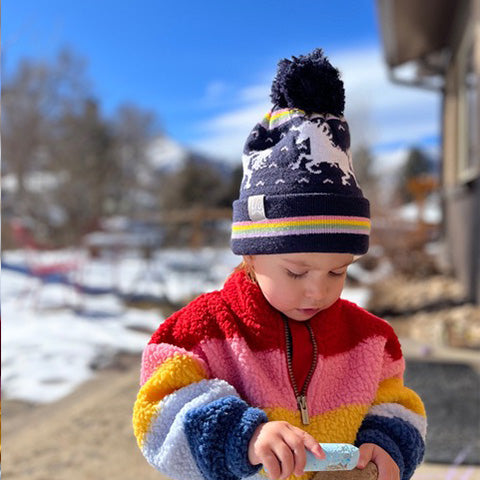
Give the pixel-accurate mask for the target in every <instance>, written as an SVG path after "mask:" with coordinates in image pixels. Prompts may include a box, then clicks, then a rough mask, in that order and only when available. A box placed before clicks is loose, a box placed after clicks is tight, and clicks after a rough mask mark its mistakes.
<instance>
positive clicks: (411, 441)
mask: <svg viewBox="0 0 480 480" xmlns="http://www.w3.org/2000/svg"><path fill="white" fill-rule="evenodd" d="M363 443H374V444H375V445H378V446H379V447H382V448H383V449H384V450H385V451H386V452H387V453H388V454H389V455H390V456H391V457H392V458H393V460H394V461H395V463H396V464H397V465H398V468H399V469H400V478H401V479H402V480H409V479H410V477H411V476H412V475H413V473H414V471H415V468H416V467H417V465H419V464H420V462H421V461H422V459H423V455H424V453H425V442H424V441H423V438H422V436H421V435H420V432H419V431H418V430H417V429H416V428H415V427H414V426H413V425H412V424H411V423H409V422H408V421H406V420H403V419H401V418H399V417H384V416H377V415H367V416H366V417H365V420H364V421H363V423H362V425H361V427H360V429H359V431H358V434H357V439H356V441H355V445H356V446H357V447H358V446H360V445H362V444H363Z"/></svg>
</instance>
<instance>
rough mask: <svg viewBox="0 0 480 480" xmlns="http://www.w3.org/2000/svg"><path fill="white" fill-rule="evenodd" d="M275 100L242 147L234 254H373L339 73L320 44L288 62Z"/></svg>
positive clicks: (281, 70)
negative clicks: (370, 249)
mask: <svg viewBox="0 0 480 480" xmlns="http://www.w3.org/2000/svg"><path fill="white" fill-rule="evenodd" d="M271 99H272V103H273V108H272V109H271V110H270V112H268V113H267V114H266V115H265V117H264V118H263V120H262V121H261V122H260V123H257V125H255V127H254V128H253V130H252V131H251V133H250V135H249V136H248V138H247V141H246V143H245V147H244V150H243V156H242V163H243V179H242V183H241V187H240V198H239V199H238V200H235V201H234V202H233V225H232V237H231V247H232V250H233V252H234V253H236V254H237V255H255V254H278V253H295V252H330V253H351V254H353V255H362V254H364V253H366V252H367V250H368V240H369V234H370V206H369V202H368V200H367V199H366V198H365V197H364V196H363V193H362V190H361V189H360V187H359V185H358V183H357V180H356V178H355V175H354V172H353V166H352V158H351V154H350V133H349V129H348V124H347V121H346V120H345V118H344V116H343V112H344V108H345V92H344V87H343V82H342V80H341V79H340V74H339V72H338V70H337V69H336V68H334V67H333V66H332V65H331V64H330V62H329V61H328V59H327V58H326V57H325V56H324V55H323V52H322V50H321V49H316V50H314V51H313V52H312V53H310V54H308V55H300V56H299V57H298V58H296V57H292V60H288V59H283V60H281V61H280V62H279V64H278V70H277V74H276V76H275V78H274V80H273V83H272V91H271Z"/></svg>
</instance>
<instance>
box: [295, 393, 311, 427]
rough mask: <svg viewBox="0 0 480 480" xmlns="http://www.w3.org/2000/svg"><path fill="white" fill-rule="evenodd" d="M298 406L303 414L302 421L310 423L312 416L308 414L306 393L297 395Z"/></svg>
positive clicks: (306, 423) (305, 423)
mask: <svg viewBox="0 0 480 480" xmlns="http://www.w3.org/2000/svg"><path fill="white" fill-rule="evenodd" d="M297 404H298V408H299V409H300V414H301V416H302V423H303V424H304V425H309V424H310V418H309V416H308V406H307V397H306V396H305V395H299V396H298V397H297Z"/></svg>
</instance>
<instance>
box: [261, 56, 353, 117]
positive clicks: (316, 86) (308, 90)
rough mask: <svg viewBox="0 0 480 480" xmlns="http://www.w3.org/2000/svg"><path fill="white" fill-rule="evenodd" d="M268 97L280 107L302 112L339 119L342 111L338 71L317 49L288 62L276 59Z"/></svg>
mask: <svg viewBox="0 0 480 480" xmlns="http://www.w3.org/2000/svg"><path fill="white" fill-rule="evenodd" d="M270 98H271V99H272V102H273V103H274V105H276V106H278V107H280V108H299V109H301V110H304V111H305V112H306V113H313V112H315V113H331V114H333V115H337V116H341V115H343V111H344V109H345V90H344V88H343V82H342V80H341V79H340V72H339V71H338V70H337V69H336V68H335V67H333V66H332V65H331V63H330V62H329V61H328V59H327V58H326V57H325V56H324V55H323V51H322V50H321V49H320V48H317V49H315V50H314V51H313V52H312V53H310V54H308V55H300V56H299V57H298V58H297V57H292V60H288V59H287V58H284V59H283V60H280V62H278V70H277V74H276V76H275V78H274V80H273V83H272V93H271V95H270Z"/></svg>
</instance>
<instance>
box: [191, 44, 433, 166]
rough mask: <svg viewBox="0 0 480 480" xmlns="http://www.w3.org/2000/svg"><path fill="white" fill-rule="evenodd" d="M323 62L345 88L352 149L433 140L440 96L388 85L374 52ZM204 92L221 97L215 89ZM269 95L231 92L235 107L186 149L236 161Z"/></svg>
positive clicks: (263, 87)
mask: <svg viewBox="0 0 480 480" xmlns="http://www.w3.org/2000/svg"><path fill="white" fill-rule="evenodd" d="M329 57H330V59H331V60H332V63H334V65H335V66H337V67H338V68H339V70H340V71H341V73H342V78H343V80H344V83H345V90H346V104H347V109H346V112H345V114H346V117H347V119H348V121H349V123H350V128H351V132H352V140H353V143H354V144H356V143H360V142H362V143H363V142H368V144H370V145H371V146H372V147H374V148H375V147H378V146H379V145H387V146H388V144H396V145H397V146H398V144H404V145H405V147H408V146H409V145H412V144H421V143H422V141H424V140H425V139H426V138H429V137H432V136H436V135H439V115H440V113H439V107H440V94H439V93H435V92H429V91H424V90H420V89H418V88H413V87H412V88H409V87H405V86H399V85H395V84H393V83H392V82H391V81H390V80H389V79H388V75H387V69H386V66H385V64H384V61H383V59H382V54H381V51H380V48H379V47H378V46H372V47H358V48H354V49H349V50H339V51H337V52H332V53H330V54H329ZM274 73H275V71H274V69H273V70H272V72H271V75H270V78H273V75H274ZM210 89H211V90H212V91H214V92H215V93H222V94H223V93H224V92H223V91H220V90H222V89H221V88H220V87H218V86H217V87H216V86H215V83H212V86H211V87H210ZM269 92H270V83H269V82H268V83H265V84H253V85H246V86H245V87H243V88H241V89H239V90H237V91H236V92H235V93H234V95H233V96H232V97H230V98H231V99H234V100H235V102H234V103H235V105H237V106H236V107H235V108H232V109H230V110H229V111H227V112H223V113H221V114H217V115H214V116H212V117H211V118H209V119H207V120H206V121H204V122H203V123H201V124H199V125H197V131H198V132H199V133H200V134H201V135H202V137H201V138H200V139H199V140H198V141H196V142H195V143H194V144H193V145H191V146H192V147H194V148H196V149H198V150H200V151H204V152H207V153H210V154H214V155H216V156H220V157H225V158H229V159H236V160H238V159H239V157H240V155H241V151H242V147H243V143H244V142H245V140H246V137H247V135H248V133H249V132H250V130H251V129H252V128H253V126H254V125H255V123H257V122H258V121H260V120H261V118H262V116H263V115H264V114H265V113H266V112H267V111H268V110H269V108H270V99H269Z"/></svg>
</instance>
